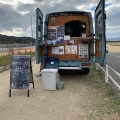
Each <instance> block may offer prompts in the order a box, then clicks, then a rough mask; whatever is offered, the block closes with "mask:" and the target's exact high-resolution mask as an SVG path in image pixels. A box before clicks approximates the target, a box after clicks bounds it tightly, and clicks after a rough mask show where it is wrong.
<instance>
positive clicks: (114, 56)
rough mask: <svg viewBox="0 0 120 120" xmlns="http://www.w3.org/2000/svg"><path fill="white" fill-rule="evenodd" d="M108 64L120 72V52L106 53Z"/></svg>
mask: <svg viewBox="0 0 120 120" xmlns="http://www.w3.org/2000/svg"><path fill="white" fill-rule="evenodd" d="M106 61H107V64H108V65H109V66H110V67H112V68H113V69H115V70H116V71H117V72H118V73H120V53H109V54H107V55H106Z"/></svg>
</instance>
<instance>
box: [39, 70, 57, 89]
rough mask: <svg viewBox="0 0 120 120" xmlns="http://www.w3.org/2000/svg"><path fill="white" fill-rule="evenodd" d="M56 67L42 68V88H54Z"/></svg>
mask: <svg viewBox="0 0 120 120" xmlns="http://www.w3.org/2000/svg"><path fill="white" fill-rule="evenodd" d="M57 72H58V69H43V70H42V71H41V75H42V88H43V89H44V90H56V83H57Z"/></svg>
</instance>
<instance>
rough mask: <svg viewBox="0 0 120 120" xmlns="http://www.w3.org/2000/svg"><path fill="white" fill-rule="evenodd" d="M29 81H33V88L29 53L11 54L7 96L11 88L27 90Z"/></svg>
mask: <svg viewBox="0 0 120 120" xmlns="http://www.w3.org/2000/svg"><path fill="white" fill-rule="evenodd" d="M29 83H33V88H34V82H33V75H32V65H31V57H30V55H12V56H11V66H10V93H9V96H11V89H28V90H29ZM28 92H29V91H28ZM28 96H29V95H28Z"/></svg>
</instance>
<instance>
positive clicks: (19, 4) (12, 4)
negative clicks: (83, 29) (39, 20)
mask: <svg viewBox="0 0 120 120" xmlns="http://www.w3.org/2000/svg"><path fill="white" fill-rule="evenodd" d="M99 1H100V0H0V34H3V35H8V36H26V37H32V32H31V20H32V30H33V37H34V38H36V8H38V7H39V8H40V9H41V11H42V13H43V15H44V17H45V15H46V14H48V13H51V12H60V11H79V10H80V11H88V12H91V13H92V16H93V19H94V10H95V8H96V6H97V4H98V3H99ZM105 4H106V7H105V11H106V15H107V20H106V37H107V38H118V37H120V0H105Z"/></svg>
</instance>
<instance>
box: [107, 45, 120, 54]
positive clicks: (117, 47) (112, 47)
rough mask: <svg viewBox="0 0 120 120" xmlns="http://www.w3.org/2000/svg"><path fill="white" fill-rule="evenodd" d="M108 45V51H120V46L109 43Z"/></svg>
mask: <svg viewBox="0 0 120 120" xmlns="http://www.w3.org/2000/svg"><path fill="white" fill-rule="evenodd" d="M106 47H107V48H108V52H111V53H120V46H113V45H110V44H107V45H106Z"/></svg>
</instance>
